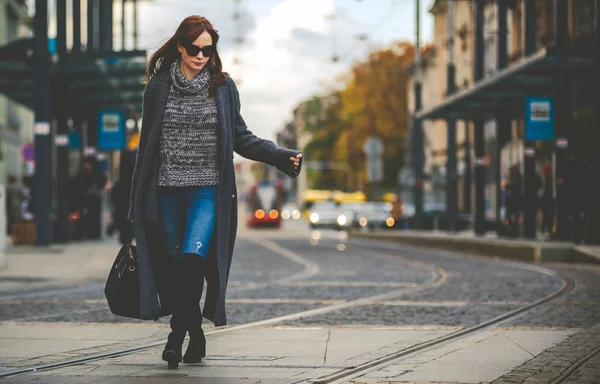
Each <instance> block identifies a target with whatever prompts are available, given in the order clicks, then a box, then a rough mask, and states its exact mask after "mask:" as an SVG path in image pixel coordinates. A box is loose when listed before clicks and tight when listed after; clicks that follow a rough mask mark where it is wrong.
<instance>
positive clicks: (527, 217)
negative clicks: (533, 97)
mask: <svg viewBox="0 0 600 384" xmlns="http://www.w3.org/2000/svg"><path fill="white" fill-rule="evenodd" d="M563 3H564V1H563ZM535 13H536V9H535V0H523V31H525V33H524V34H523V47H524V53H525V56H529V55H532V54H534V53H535V49H536V36H535V35H536V14H535ZM524 146H525V150H524V153H523V156H524V159H523V165H524V177H525V180H524V186H525V190H524V195H525V198H524V200H523V201H524V204H523V214H524V215H523V220H524V221H523V229H524V235H525V238H528V239H535V238H536V232H537V231H536V212H537V204H536V200H537V199H536V197H537V183H536V173H535V142H534V141H525V145H524Z"/></svg>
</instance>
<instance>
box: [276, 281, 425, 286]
mask: <svg viewBox="0 0 600 384" xmlns="http://www.w3.org/2000/svg"><path fill="white" fill-rule="evenodd" d="M279 284H280V285H286V286H291V287H393V288H403V287H416V286H417V285H418V284H417V283H408V282H394V281H382V282H378V281H335V280H329V281H316V280H304V281H286V282H281V283H279Z"/></svg>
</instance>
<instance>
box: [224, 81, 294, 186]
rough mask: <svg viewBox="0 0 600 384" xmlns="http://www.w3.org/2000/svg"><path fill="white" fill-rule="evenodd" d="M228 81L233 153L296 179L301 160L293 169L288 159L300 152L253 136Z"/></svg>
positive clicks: (238, 98)
mask: <svg viewBox="0 0 600 384" xmlns="http://www.w3.org/2000/svg"><path fill="white" fill-rule="evenodd" d="M228 80H229V82H230V86H231V87H230V90H231V92H232V96H233V97H232V99H233V104H234V105H233V110H234V116H233V124H234V127H235V132H234V136H235V137H234V150H235V152H237V153H238V154H239V155H240V156H243V157H245V158H247V159H250V160H254V161H260V162H261V163H265V164H268V165H271V166H273V167H276V168H277V169H278V170H280V171H281V172H283V173H285V174H286V175H288V176H290V177H293V178H296V177H297V176H298V175H299V174H300V169H301V168H302V159H301V160H300V164H299V165H298V168H296V169H294V166H293V164H292V162H291V160H290V157H295V156H296V155H297V154H299V153H301V152H300V151H297V150H294V149H286V148H280V147H278V146H277V145H276V144H275V143H274V142H272V141H271V140H265V139H261V138H259V137H257V136H256V135H255V134H253V133H252V132H251V131H250V130H249V129H248V126H247V125H246V122H244V119H243V117H242V114H241V103H240V94H239V92H238V89H237V87H236V85H235V83H234V81H233V80H232V79H231V78H229V79H228Z"/></svg>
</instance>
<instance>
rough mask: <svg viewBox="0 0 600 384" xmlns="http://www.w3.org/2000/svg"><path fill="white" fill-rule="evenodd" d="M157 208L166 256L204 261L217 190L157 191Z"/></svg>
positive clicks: (184, 189)
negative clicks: (197, 257) (196, 257)
mask: <svg viewBox="0 0 600 384" xmlns="http://www.w3.org/2000/svg"><path fill="white" fill-rule="evenodd" d="M159 205H160V207H159V210H160V219H161V220H160V221H161V222H162V227H163V230H164V235H165V242H166V246H167V252H168V254H169V256H171V257H172V258H174V259H178V258H180V257H182V256H183V255H184V254H186V253H195V254H197V255H200V256H202V257H206V254H207V252H208V247H209V246H210V241H211V239H212V236H213V231H214V227H215V218H216V211H217V187H160V188H159Z"/></svg>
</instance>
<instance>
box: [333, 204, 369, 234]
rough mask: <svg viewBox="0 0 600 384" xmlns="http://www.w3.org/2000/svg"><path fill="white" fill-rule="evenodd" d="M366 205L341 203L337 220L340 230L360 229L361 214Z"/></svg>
mask: <svg viewBox="0 0 600 384" xmlns="http://www.w3.org/2000/svg"><path fill="white" fill-rule="evenodd" d="M364 205H365V203H364V202H360V201H347V202H343V203H340V205H339V208H338V218H337V224H338V229H340V230H348V229H351V228H358V227H359V223H358V220H359V213H360V211H361V209H362V208H363V206H364Z"/></svg>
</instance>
